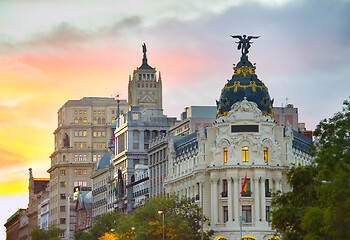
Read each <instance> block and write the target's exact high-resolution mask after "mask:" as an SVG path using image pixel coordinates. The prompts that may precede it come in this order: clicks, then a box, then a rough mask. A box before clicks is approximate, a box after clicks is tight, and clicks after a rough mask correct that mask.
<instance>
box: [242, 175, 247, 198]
mask: <svg viewBox="0 0 350 240" xmlns="http://www.w3.org/2000/svg"><path fill="white" fill-rule="evenodd" d="M242 192H243V194H246V193H247V174H245V178H244V182H243V185H242Z"/></svg>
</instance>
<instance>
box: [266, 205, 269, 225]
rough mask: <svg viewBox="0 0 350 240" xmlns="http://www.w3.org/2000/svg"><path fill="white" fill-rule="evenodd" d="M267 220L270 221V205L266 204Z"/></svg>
mask: <svg viewBox="0 0 350 240" xmlns="http://www.w3.org/2000/svg"><path fill="white" fill-rule="evenodd" d="M266 221H267V222H270V206H266Z"/></svg>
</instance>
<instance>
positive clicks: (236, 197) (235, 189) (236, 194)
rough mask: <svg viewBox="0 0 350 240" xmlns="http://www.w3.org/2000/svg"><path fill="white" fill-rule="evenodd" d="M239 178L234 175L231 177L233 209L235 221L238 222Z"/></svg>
mask: <svg viewBox="0 0 350 240" xmlns="http://www.w3.org/2000/svg"><path fill="white" fill-rule="evenodd" d="M238 185H239V178H238V177H235V178H234V179H233V209H234V210H233V211H234V219H235V223H239V204H238V203H239V196H240V195H239V187H238Z"/></svg>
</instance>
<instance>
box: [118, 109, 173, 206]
mask: <svg viewBox="0 0 350 240" xmlns="http://www.w3.org/2000/svg"><path fill="white" fill-rule="evenodd" d="M168 130H169V122H168V118H167V117H165V116H164V115H163V110H162V109H151V108H140V107H131V110H130V111H129V112H127V113H126V114H123V115H122V116H121V117H120V118H119V119H118V122H117V128H116V130H115V157H114V158H113V165H114V168H115V178H116V179H118V180H117V199H116V201H117V208H118V209H119V211H125V210H126V211H127V212H128V213H132V211H133V203H134V198H133V196H134V195H133V187H132V184H131V183H132V182H134V179H135V176H134V175H135V166H136V165H137V164H143V165H148V154H147V149H148V147H149V143H150V140H151V139H152V138H155V137H157V136H160V135H162V134H165V133H166V132H167V131H168ZM127 186H128V187H127Z"/></svg>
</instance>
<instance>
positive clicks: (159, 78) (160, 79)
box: [158, 71, 162, 82]
mask: <svg viewBox="0 0 350 240" xmlns="http://www.w3.org/2000/svg"><path fill="white" fill-rule="evenodd" d="M159 81H160V82H161V81H162V75H161V74H160V71H159V77H158V82H159Z"/></svg>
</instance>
